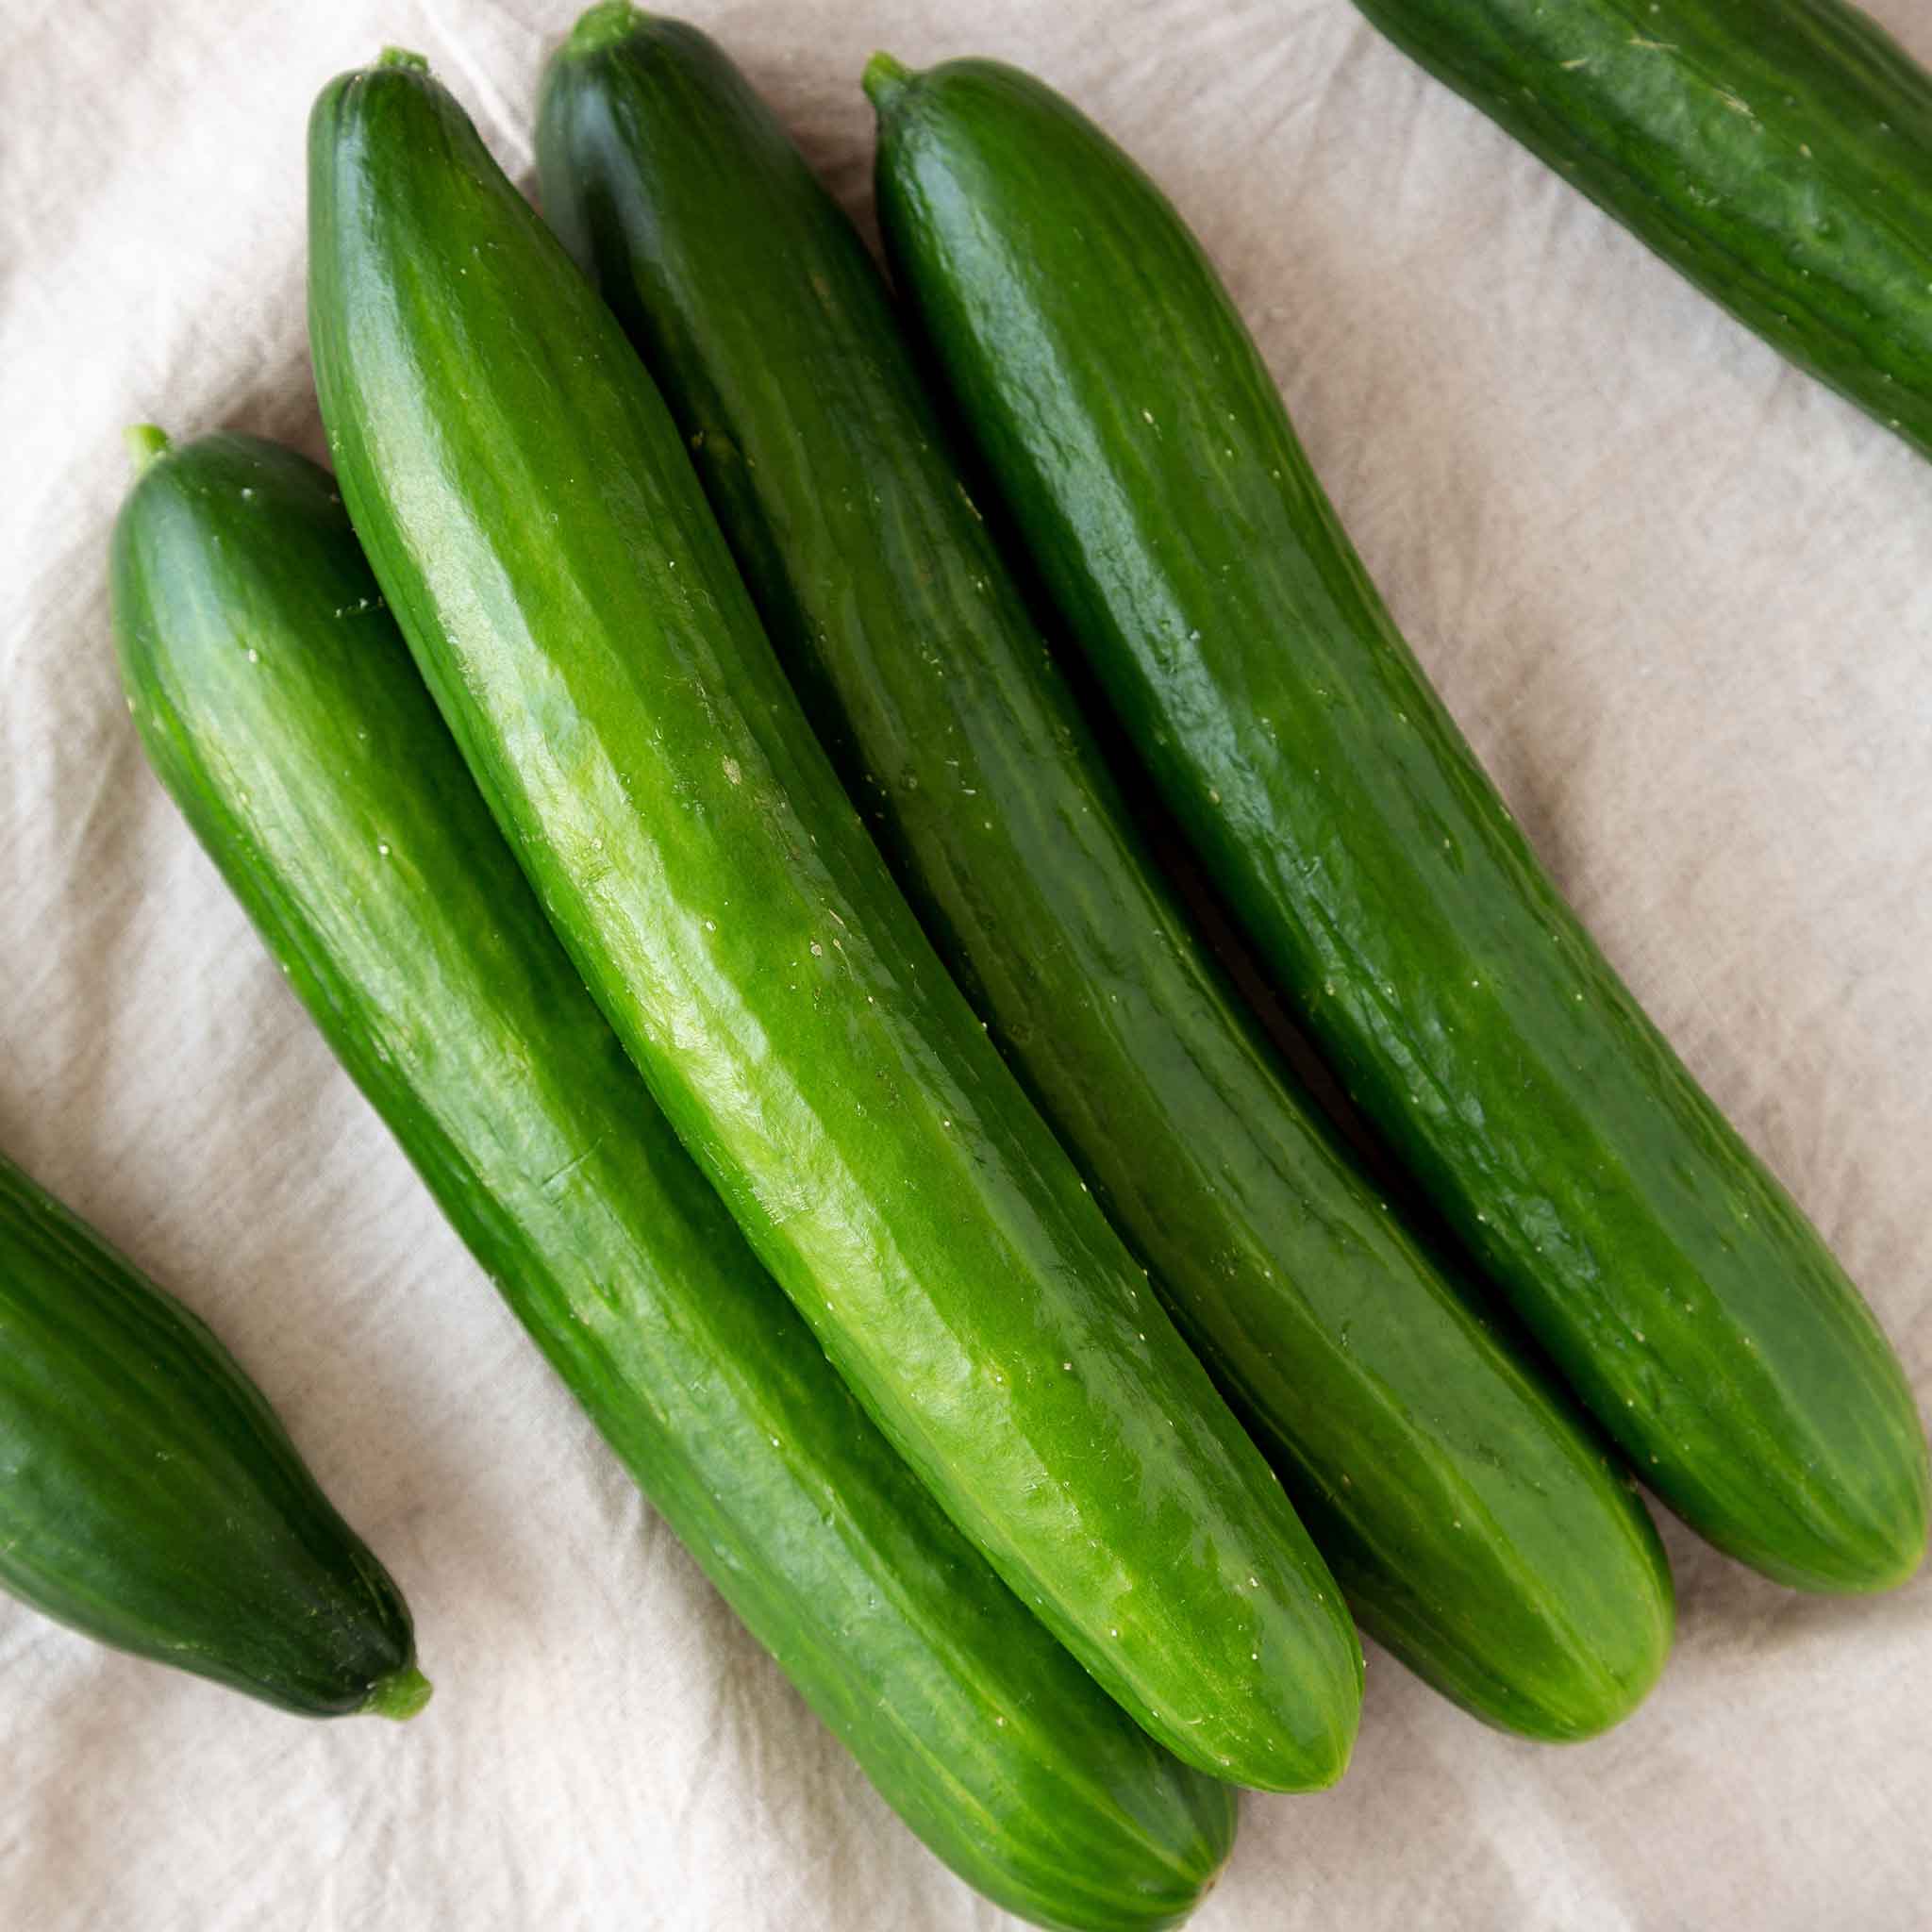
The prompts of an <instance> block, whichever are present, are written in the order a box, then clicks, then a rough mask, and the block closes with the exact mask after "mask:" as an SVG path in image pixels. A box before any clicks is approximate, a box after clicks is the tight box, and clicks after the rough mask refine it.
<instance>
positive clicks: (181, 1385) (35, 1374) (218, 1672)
mask: <svg viewBox="0 0 1932 1932" xmlns="http://www.w3.org/2000/svg"><path fill="white" fill-rule="evenodd" d="M0 1588H5V1589H6V1590H8V1591H10V1592H11V1593H12V1594H13V1595H15V1596H17V1597H19V1598H20V1599H21V1601H22V1602H23V1603H25V1604H29V1605H31V1606H32V1607H33V1608H35V1609H37V1610H40V1611H42V1612H43V1613H44V1614H46V1615H47V1616H49V1617H53V1618H57V1619H58V1621H59V1622H60V1623H62V1624H69V1625H71V1626H72V1627H73V1628H74V1629H75V1630H79V1631H82V1632H84V1633H85V1634H86V1635H87V1636H89V1637H92V1638H94V1639H96V1640H98V1641H100V1642H102V1643H108V1644H112V1645H113V1646H114V1647H115V1648H116V1649H117V1650H127V1651H132V1652H133V1653H134V1655H135V1656H137V1657H152V1658H154V1659H155V1660H156V1661H157V1662H159V1663H164V1664H173V1665H175V1667H176V1668H177V1669H180V1670H184V1671H192V1672H193V1673H194V1674H196V1675H197V1676H202V1677H211V1678H213V1679H214V1681H215V1682H216V1683H218V1684H226V1685H228V1686H229V1687H230V1688H231V1689H233V1690H236V1691H246V1692H247V1694H248V1695H249V1696H251V1697H255V1698H258V1699H259V1700H260V1701H261V1702H262V1703H263V1704H271V1705H274V1706H275V1707H276V1708H277V1709H279V1710H290V1711H294V1712H296V1713H298V1714H299V1715H301V1716H303V1717H346V1716H348V1715H350V1714H351V1713H353V1712H357V1711H368V1712H372V1713H374V1714H375V1715H377V1716H381V1717H391V1718H407V1717H411V1716H413V1715H414V1714H415V1713H416V1712H417V1711H418V1710H420V1709H421V1708H422V1707H423V1706H424V1704H425V1702H426V1701H427V1700H428V1696H429V1685H428V1683H427V1682H426V1681H425V1678H424V1676H423V1674H422V1673H421V1672H420V1671H418V1670H417V1668H416V1639H415V1630H414V1626H413V1625H412V1624H411V1623H410V1621H409V1611H408V1606H407V1605H406V1604H405V1603H404V1602H403V1599H402V1593H401V1592H400V1591H398V1590H397V1589H396V1587H395V1585H394V1584H393V1583H392V1582H391V1580H390V1576H389V1573H388V1572H387V1571H386V1570H384V1568H383V1567H382V1565H381V1564H380V1563H378V1562H377V1561H376V1559H375V1557H373V1556H372V1555H371V1554H370V1552H369V1550H368V1548H367V1547H366V1546H365V1545H364V1543H363V1542H362V1541H361V1539H360V1538H359V1537H358V1536H357V1535H356V1533H355V1532H354V1531H353V1530H352V1529H350V1527H349V1526H348V1524H345V1523H344V1522H343V1521H342V1519H341V1517H340V1516H338V1515H337V1514H336V1512H335V1510H334V1508H333V1507H331V1506H330V1504H329V1500H328V1498H327V1497H326V1496H325V1495H324V1494H323V1492H322V1491H321V1490H320V1489H319V1488H318V1487H317V1486H316V1481H315V1478H314V1477H313V1476H312V1475H310V1474H309V1473H308V1466H307V1465H306V1464H305V1463H304V1462H303V1460H302V1457H300V1455H299V1454H297V1452H296V1449H295V1445H294V1444H293V1443H292V1442H291V1441H289V1437H288V1433H287V1431H286V1430H284V1428H283V1427H282V1425H281V1424H280V1423H279V1422H278V1421H277V1420H276V1418H275V1411H274V1410H273V1409H271V1408H270V1407H269V1406H268V1403H267V1402H266V1401H265V1400H264V1398H263V1396H262V1393H261V1391H260V1390H258V1388H257V1387H256V1386H255V1384H254V1383H253V1382H251V1381H250V1380H249V1379H248V1377H247V1376H246V1375H245V1374H242V1369H241V1368H240V1366H239V1365H238V1364H237V1362H236V1361H235V1358H234V1357H233V1356H231V1355H230V1354H229V1353H228V1351H227V1350H226V1349H225V1348H224V1347H223V1346H222V1344H221V1342H220V1341H217V1340H216V1338H215V1337H214V1336H213V1335H212V1334H211V1333H209V1331H208V1328H207V1327H206V1326H204V1325H203V1324H202V1323H201V1322H199V1321H198V1320H197V1319H196V1318H195V1317H194V1316H193V1315H192V1314H191V1313H190V1312H189V1311H188V1310H187V1309H186V1308H185V1307H182V1305H181V1304H180V1303H179V1302H177V1301H176V1300H175V1298H174V1297H173V1296H172V1295H169V1294H165V1293H163V1292H162V1291H161V1290H160V1289H158V1288H157V1287H156V1286H155V1285H154V1283H153V1282H151V1281H149V1280H148V1279H147V1278H146V1276H144V1275H143V1274H141V1272H140V1271H139V1270H138V1269H137V1268H136V1267H135V1266H134V1264H133V1263H132V1262H130V1261H128V1260H125V1259H124V1258H123V1257H121V1256H120V1255H118V1254H116V1253H115V1251H114V1250H113V1249H112V1248H110V1247H109V1246H108V1244H107V1242H106V1241H103V1240H102V1239H101V1238H100V1236H99V1235H97V1234H96V1233H95V1232H94V1231H93V1230H92V1228H91V1227H89V1226H88V1225H87V1224H86V1223H85V1222H83V1221H81V1220H80V1219H79V1218H78V1217H77V1216H76V1215H75V1214H72V1213H70V1212H69V1211H68V1209H67V1208H63V1207H62V1206H61V1205H60V1203H59V1202H58V1201H57V1200H55V1198H54V1197H53V1196H52V1195H51V1194H49V1193H48V1192H47V1191H46V1190H45V1189H44V1188H42V1187H40V1186H39V1185H38V1184H37V1183H35V1182H34V1181H32V1180H30V1179H29V1178H28V1177H27V1176H26V1175H25V1174H23V1173H22V1172H21V1171H20V1169H19V1168H17V1167H16V1166H14V1164H13V1163H12V1162H11V1161H10V1160H8V1159H7V1158H6V1157H5V1156H0Z"/></svg>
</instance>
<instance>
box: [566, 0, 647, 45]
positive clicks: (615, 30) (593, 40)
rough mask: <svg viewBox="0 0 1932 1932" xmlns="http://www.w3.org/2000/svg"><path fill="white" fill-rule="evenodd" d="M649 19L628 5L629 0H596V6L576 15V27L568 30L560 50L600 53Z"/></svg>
mask: <svg viewBox="0 0 1932 1932" xmlns="http://www.w3.org/2000/svg"><path fill="white" fill-rule="evenodd" d="M649 19H650V15H649V14H647V13H646V12H645V11H644V10H643V8H641V7H634V6H632V4H631V0H597V4H596V6H594V7H587V8H585V9H584V11H583V12H582V13H581V14H579V15H578V16H577V24H576V25H575V26H574V27H572V28H571V30H570V38H569V39H568V40H567V41H565V42H564V43H563V47H564V51H565V52H566V53H568V54H598V53H601V52H603V50H604V49H605V48H606V47H609V46H614V45H615V44H616V43H617V42H619V41H621V40H623V39H624V37H625V35H626V34H628V33H630V32H631V31H632V30H633V29H634V28H637V27H641V26H642V25H645V24H646V23H647V22H648V21H649Z"/></svg>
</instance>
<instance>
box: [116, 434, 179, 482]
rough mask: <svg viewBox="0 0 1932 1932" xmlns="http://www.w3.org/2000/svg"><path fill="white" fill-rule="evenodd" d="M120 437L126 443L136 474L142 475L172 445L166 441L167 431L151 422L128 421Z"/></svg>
mask: <svg viewBox="0 0 1932 1932" xmlns="http://www.w3.org/2000/svg"><path fill="white" fill-rule="evenodd" d="M121 438H122V441H124V442H125V443H126V445H127V454H128V457H129V458H130V459H131V460H132V461H133V464H134V474H135V475H137V476H144V475H146V474H147V473H148V471H149V470H150V469H151V468H152V467H153V466H154V464H155V463H156V462H157V461H158V459H159V458H162V457H164V456H166V455H167V454H168V452H169V450H171V449H172V448H173V447H174V444H172V443H171V442H170V441H168V432H167V431H166V430H165V429H157V428H156V427H155V425H153V424H152V423H130V424H129V425H127V427H126V428H125V429H124V430H123V431H122V432H121Z"/></svg>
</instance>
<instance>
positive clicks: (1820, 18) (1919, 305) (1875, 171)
mask: <svg viewBox="0 0 1932 1932" xmlns="http://www.w3.org/2000/svg"><path fill="white" fill-rule="evenodd" d="M1356 4H1357V6H1358V7H1359V8H1361V10H1362V12H1363V13H1365V14H1367V15H1368V17H1369V19H1370V20H1372V21H1373V22H1374V24H1375V25H1376V26H1378V27H1379V28H1380V29H1381V30H1382V31H1383V32H1384V33H1385V34H1387V35H1388V36H1389V38H1390V39H1391V41H1393V42H1395V44H1396V45H1397V46H1399V47H1400V48H1402V49H1403V51H1404V52H1405V53H1407V54H1409V55H1411V56H1413V57H1414V58H1415V59H1417V60H1418V61H1420V62H1421V63H1422V65H1423V66H1424V67H1425V68H1426V69H1427V70H1428V71H1429V72H1430V73H1431V74H1433V75H1436V77H1437V78H1438V79H1439V80H1444V81H1447V82H1448V84H1449V85H1450V86H1451V87H1453V88H1454V89H1455V90H1456V91H1457V93H1459V94H1462V95H1463V96H1464V97H1465V98H1466V99H1468V100H1471V101H1473V102H1474V104H1475V105H1476V106H1477V107H1478V108H1481V109H1482V110H1483V112H1484V113H1486V114H1488V115H1490V116H1491V118H1492V119H1493V120H1495V121H1496V122H1498V123H1499V124H1500V125H1502V126H1503V127H1505V128H1506V129H1507V131H1508V132H1509V133H1511V134H1513V135H1514V136H1515V137H1516V138H1517V140H1518V141H1520V142H1523V143H1524V146H1526V147H1528V148H1529V149H1530V150H1531V151H1532V152H1533V153H1535V154H1537V155H1540V156H1541V158H1543V159H1544V160H1546V161H1548V162H1549V163H1550V165H1551V166H1552V167H1554V168H1555V169H1557V172H1558V173H1560V174H1561V175H1563V177H1564V178H1565V179H1566V180H1568V181H1569V182H1570V183H1571V184H1572V185H1573V186H1574V187H1576V188H1580V189H1581V190H1582V191H1583V192H1584V193H1585V194H1587V195H1589V197H1590V198H1591V200H1592V201H1593V202H1595V203H1596V204H1597V206H1598V207H1599V208H1604V209H1606V210H1607V212H1608V213H1610V214H1612V215H1614V216H1615V217H1616V218H1617V220H1618V221H1620V222H1622V223H1623V224H1624V226H1625V227H1627V228H1628V229H1629V230H1630V231H1631V233H1632V234H1634V235H1635V236H1636V237H1637V239H1638V240H1639V241H1640V242H1643V243H1644V244H1645V245H1646V246H1648V247H1650V248H1652V249H1654V250H1655V251H1656V252H1657V254H1658V255H1660V256H1662V257H1663V258H1664V259H1665V260H1666V261H1668V262H1669V263H1670V264H1671V266H1672V267H1673V268H1674V269H1676V270H1678V271H1679V272H1680V273H1681V274H1683V275H1687V276H1688V277H1689V278H1690V279H1691V281H1692V282H1694V283H1695V284H1696V285H1697V287H1698V288H1700V289H1702V290H1703V291H1704V292H1705V293H1706V294H1707V295H1709V296H1710V297H1712V298H1713V299H1714V300H1715V301H1717V302H1719V303H1721V304H1722V305H1723V306H1724V308H1727V309H1729V310H1730V312H1731V313H1732V314H1733V315H1735V316H1736V317H1737V318H1738V320H1739V321H1740V322H1741V323H1742V324H1743V325H1745V326H1746V327H1747V328H1751V329H1755V330H1756V331H1757V334H1759V335H1760V336H1762V337H1763V338H1764V340H1765V341H1768V342H1769V343H1770V344H1771V345H1772V347H1773V348H1774V349H1776V350H1777V351H1778V352H1779V353H1780V354H1781V355H1784V356H1788V357H1790V359H1791V360H1792V361H1793V362H1795V363H1796V364H1797V365H1798V367H1799V368H1801V369H1804V370H1807V371H1808V372H1809V373H1810V374H1811V375H1815V376H1817V377H1818V378H1819V379H1820V380H1821V381H1822V382H1825V383H1828V384H1829V385H1830V386H1831V387H1832V388H1833V389H1835V390H1837V391H1839V393H1840V395H1843V396H1847V397H1849V398H1850V399H1851V401H1853V402H1854V403H1856V404H1857V406H1858V407H1859V408H1861V409H1865V410H1867V411H1869V412H1870V413H1871V414H1872V415H1874V416H1875V417H1876V418H1877V419H1878V420H1879V422H1881V423H1883V424H1885V425H1887V427H1889V428H1890V429H1894V430H1896V431H1897V432H1898V433H1899V434H1900V435H1901V436H1902V437H1904V438H1905V440H1906V441H1907V442H1909V443H1911V444H1912V445H1913V446H1914V447H1915V448H1917V449H1919V450H1921V451H1923V452H1925V453H1926V454H1928V455H1932V74H1927V73H1926V71H1925V70H1924V68H1923V67H1921V66H1920V65H1919V64H1918V63H1917V62H1916V61H1914V60H1913V59H1912V58H1911V57H1910V56H1909V55H1908V54H1907V53H1906V51H1905V49H1904V48H1902V47H1901V46H1900V45H1899V44H1898V43H1897V42H1895V41H1894V40H1892V39H1891V37H1890V35H1889V34H1887V33H1886V32H1885V30H1884V29H1883V28H1882V27H1880V26H1879V25H1877V23H1876V22H1875V21H1874V20H1872V19H1870V18H1869V17H1868V16H1867V15H1865V14H1863V13H1860V12H1859V11H1858V10H1857V8H1851V7H1846V6H1843V5H1841V4H1840V0H1672V4H1671V6H1670V8H1669V9H1668V10H1667V11H1664V12H1659V11H1658V9H1657V8H1656V7H1655V6H1653V5H1651V4H1650V0H1565V4H1564V5H1562V6H1560V7H1552V6H1549V5H1548V4H1547V0H1356Z"/></svg>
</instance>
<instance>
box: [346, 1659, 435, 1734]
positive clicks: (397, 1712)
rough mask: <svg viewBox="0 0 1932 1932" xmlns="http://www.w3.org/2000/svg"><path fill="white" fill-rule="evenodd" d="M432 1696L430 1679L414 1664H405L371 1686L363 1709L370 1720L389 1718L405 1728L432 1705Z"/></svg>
mask: <svg viewBox="0 0 1932 1932" xmlns="http://www.w3.org/2000/svg"><path fill="white" fill-rule="evenodd" d="M430 1695H431V1686H430V1682H429V1679H428V1678H427V1677H425V1675H424V1674H423V1673H422V1672H421V1671H419V1670H418V1669H417V1668H416V1666H415V1665H414V1664H405V1665H404V1666H403V1667H402V1669H401V1670H399V1671H391V1673H390V1674H389V1675H388V1676H386V1677H380V1678H378V1679H377V1680H376V1681H375V1683H374V1684H373V1685H371V1686H370V1690H369V1695H368V1697H367V1698H366V1699H365V1700H364V1701H363V1704H362V1709H363V1712H364V1713H365V1714H366V1715H368V1716H370V1717H386V1718H390V1719H391V1720H393V1721H394V1722H395V1723H397V1724H403V1723H405V1722H407V1721H408V1719H409V1718H412V1717H414V1716H415V1715H416V1713H417V1712H418V1711H419V1710H421V1709H422V1708H423V1707H424V1706H425V1704H427V1703H428V1702H429V1699H430Z"/></svg>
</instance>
